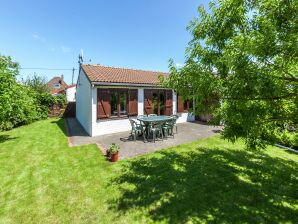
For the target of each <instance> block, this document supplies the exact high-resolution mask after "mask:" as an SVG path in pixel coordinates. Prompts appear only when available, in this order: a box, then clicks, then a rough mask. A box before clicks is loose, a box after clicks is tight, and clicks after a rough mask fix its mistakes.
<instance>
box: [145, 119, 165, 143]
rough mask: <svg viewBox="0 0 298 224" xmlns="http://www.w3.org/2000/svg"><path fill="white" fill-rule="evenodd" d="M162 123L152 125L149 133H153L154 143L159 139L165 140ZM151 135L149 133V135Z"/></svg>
mask: <svg viewBox="0 0 298 224" xmlns="http://www.w3.org/2000/svg"><path fill="white" fill-rule="evenodd" d="M162 130H163V129H162V123H159V122H158V123H151V124H150V127H149V132H150V133H152V136H153V142H155V139H156V138H157V137H161V138H162V140H163V133H162ZM148 134H149V133H148Z"/></svg>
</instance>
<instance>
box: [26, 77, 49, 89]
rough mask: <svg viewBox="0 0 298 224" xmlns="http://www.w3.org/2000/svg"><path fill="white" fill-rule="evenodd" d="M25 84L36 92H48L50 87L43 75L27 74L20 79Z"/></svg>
mask: <svg viewBox="0 0 298 224" xmlns="http://www.w3.org/2000/svg"><path fill="white" fill-rule="evenodd" d="M22 82H23V83H24V84H25V85H26V86H28V87H30V88H31V89H32V90H34V91H36V92H38V93H49V92H50V89H49V86H48V81H47V79H46V78H45V77H44V76H39V75H36V74H34V75H33V76H28V77H27V78H26V79H25V80H23V81H22Z"/></svg>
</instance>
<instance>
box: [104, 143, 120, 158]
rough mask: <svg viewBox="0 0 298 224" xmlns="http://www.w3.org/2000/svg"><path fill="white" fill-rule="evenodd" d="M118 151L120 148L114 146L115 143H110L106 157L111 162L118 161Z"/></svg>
mask: <svg viewBox="0 0 298 224" xmlns="http://www.w3.org/2000/svg"><path fill="white" fill-rule="evenodd" d="M119 149H120V147H119V146H118V145H116V144H115V143H112V144H111V145H110V146H109V150H108V152H107V155H108V156H109V158H110V161H111V162H116V161H117V160H118V155H119Z"/></svg>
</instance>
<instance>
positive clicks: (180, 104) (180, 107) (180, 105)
mask: <svg viewBox="0 0 298 224" xmlns="http://www.w3.org/2000/svg"><path fill="white" fill-rule="evenodd" d="M183 112H184V100H183V97H182V96H179V95H178V113H183Z"/></svg>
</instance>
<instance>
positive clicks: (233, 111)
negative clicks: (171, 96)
mask: <svg viewBox="0 0 298 224" xmlns="http://www.w3.org/2000/svg"><path fill="white" fill-rule="evenodd" d="M198 13H199V16H198V18H195V19H194V20H193V21H191V23H190V25H189V27H188V30H189V31H190V32H191V34H192V36H193V38H192V40H191V41H190V43H189V45H188V47H187V49H186V60H185V65H184V67H182V68H177V67H175V65H174V62H173V61H172V60H171V61H170V71H171V76H170V77H169V78H168V79H167V80H164V84H165V85H166V86H170V87H172V88H174V89H176V90H177V91H178V92H179V93H180V94H181V95H183V96H184V97H185V98H195V100H196V112H197V113H210V112H211V113H212V114H213V115H214V116H215V117H216V118H218V119H220V120H221V121H222V122H223V123H224V126H225V127H224V130H223V136H224V137H225V138H227V139H229V140H231V141H235V140H236V139H237V138H244V139H245V140H246V143H247V145H248V146H249V147H258V146H261V147H263V146H265V145H266V144H268V143H273V142H275V141H276V135H275V134H274V133H275V130H276V128H281V127H284V126H285V124H286V125H287V127H289V126H290V127H291V129H292V130H296V132H297V123H298V116H297V115H298V0H258V1H256V0H251V1H248V0H219V1H215V2H211V3H210V5H209V10H208V11H207V10H205V9H204V8H203V7H199V8H198ZM264 139H266V141H263V140H264Z"/></svg>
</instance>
